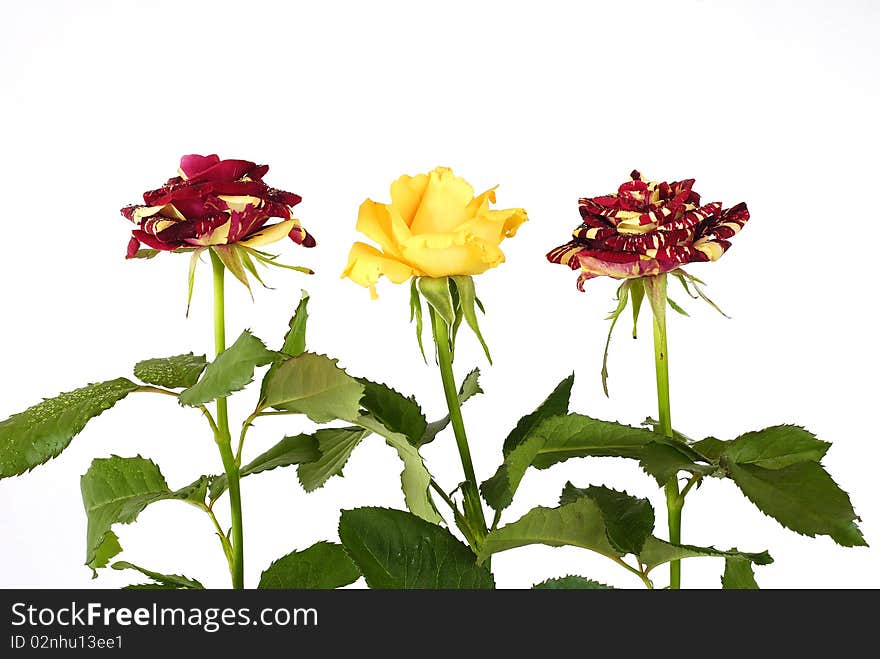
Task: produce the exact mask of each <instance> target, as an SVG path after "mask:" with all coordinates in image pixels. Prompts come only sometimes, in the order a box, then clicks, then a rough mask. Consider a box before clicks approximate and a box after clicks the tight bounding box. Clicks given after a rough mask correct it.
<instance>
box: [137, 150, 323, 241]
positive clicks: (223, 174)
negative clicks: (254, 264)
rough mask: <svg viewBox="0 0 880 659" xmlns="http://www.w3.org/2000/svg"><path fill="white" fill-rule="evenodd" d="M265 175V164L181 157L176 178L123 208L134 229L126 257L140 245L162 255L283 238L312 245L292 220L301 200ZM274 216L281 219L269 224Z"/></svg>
mask: <svg viewBox="0 0 880 659" xmlns="http://www.w3.org/2000/svg"><path fill="white" fill-rule="evenodd" d="M268 171H269V166H268V165H257V164H255V163H253V162H250V161H248V160H221V159H220V158H219V157H218V156H216V155H210V156H200V155H188V156H183V157H182V158H181V159H180V168H179V169H178V176H175V177H174V178H171V179H169V180H168V182H167V183H166V184H165V185H163V186H162V187H161V188H159V189H157V190H150V191H147V192H145V193H144V203H143V204H138V205H132V206H126V207H125V208H123V209H122V210H121V213H122V215H123V216H125V217H126V218H127V219H129V220H131V221H132V222H134V223H135V224H136V225H137V227H136V228H135V229H133V230H132V232H131V233H132V237H131V240H130V242H129V245H128V253H127V257H128V258H132V257H134V256H135V255H136V254H137V252H138V249H139V248H140V246H141V243H143V244H144V245H147V246H148V247H150V248H152V249H157V250H163V251H173V250H176V249H180V248H187V247H194V248H200V247H210V246H214V245H233V244H242V245H244V246H246V247H260V246H262V245H267V244H269V243H273V242H276V241H278V240H281V239H282V238H284V237H285V236H287V237H289V238H290V239H291V240H293V241H294V242H295V243H298V244H300V245H302V246H304V247H313V246H314V245H315V239H314V238H313V237H312V236H311V235H309V234H308V233H307V232H306V230H305V229H303V227H302V225H301V224H300V222H299V220H297V219H296V218H295V217H294V216H293V207H294V206H295V205H296V204H298V203H299V202H300V201H302V198H301V197H300V196H299V195H296V194H293V193H292V192H285V191H284V190H277V189H275V188H272V187H269V186H268V185H266V183H264V182H263V176H265V175H266V172H268ZM272 218H278V219H279V220H280V221H279V222H275V223H273V224H268V222H269V220H270V219H272Z"/></svg>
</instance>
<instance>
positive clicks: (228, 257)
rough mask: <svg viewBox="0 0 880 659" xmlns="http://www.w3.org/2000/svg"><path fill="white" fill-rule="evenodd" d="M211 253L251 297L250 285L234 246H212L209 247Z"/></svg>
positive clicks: (239, 255)
mask: <svg viewBox="0 0 880 659" xmlns="http://www.w3.org/2000/svg"><path fill="white" fill-rule="evenodd" d="M211 252H212V253H214V254H216V255H217V258H219V259H220V260H221V261H222V262H223V265H224V266H225V267H226V269H227V270H229V272H231V273H232V275H233V276H234V277H235V278H236V279H238V281H240V282H241V283H242V284H244V287H245V288H246V289H248V292H249V293H251V296H252V297H253V291H251V283H250V282H249V281H248V278H247V272H246V271H245V268H244V263H242V260H241V254H239V251H238V248H237V247H236V246H234V245H230V246H225V245H213V246H212V247H211Z"/></svg>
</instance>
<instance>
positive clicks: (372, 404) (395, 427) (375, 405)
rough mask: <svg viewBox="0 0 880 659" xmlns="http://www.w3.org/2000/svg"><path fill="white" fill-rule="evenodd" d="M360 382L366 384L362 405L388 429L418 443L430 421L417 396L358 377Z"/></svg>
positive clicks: (413, 442)
mask: <svg viewBox="0 0 880 659" xmlns="http://www.w3.org/2000/svg"><path fill="white" fill-rule="evenodd" d="M358 382H360V383H361V384H362V385H364V397H363V398H361V406H362V407H364V408H365V409H366V410H367V411H368V412H369V413H370V414H371V415H372V416H373V417H374V418H376V419H377V420H378V421H379V422H380V423H381V424H382V425H384V426H385V427H386V428H388V430H390V431H392V432H396V433H400V434H402V435H406V437H407V438H408V439H409V441H410V442H411V443H412V444H414V445H415V444H418V441H419V440H420V439H421V438H422V437H423V436H424V434H425V430H427V426H428V422H427V421H426V420H425V415H424V414H422V408H421V407H420V406H419V404H418V403H417V402H416V400H415V398H413V397H412V396H409V397H407V396H404V395H403V394H401V393H398V392H397V391H395V390H394V389H392V388H391V387H389V386H387V385H384V384H378V383H376V382H371V381H370V380H367V379H364V378H358Z"/></svg>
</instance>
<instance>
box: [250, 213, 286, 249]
mask: <svg viewBox="0 0 880 659" xmlns="http://www.w3.org/2000/svg"><path fill="white" fill-rule="evenodd" d="M298 224H299V220H297V219H290V220H284V222H279V223H278V224H273V225H271V226H268V227H265V228H263V229H261V230H260V231H259V232H257V233H255V234H253V235H252V236H251V237H250V238H248V239H247V240H242V241H241V244H242V245H244V246H245V247H261V246H262V245H268V244H269V243H274V242H277V241H279V240H281V239H282V238H285V237H286V236H287V234H289V233H290V230H291V229H293V227H295V226H297V225H298Z"/></svg>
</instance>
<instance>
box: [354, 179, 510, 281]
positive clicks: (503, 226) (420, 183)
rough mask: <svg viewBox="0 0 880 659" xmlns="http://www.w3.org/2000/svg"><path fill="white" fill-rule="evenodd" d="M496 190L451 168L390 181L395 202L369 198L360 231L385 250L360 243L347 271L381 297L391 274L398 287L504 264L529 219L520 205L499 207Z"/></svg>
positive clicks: (363, 211) (480, 270)
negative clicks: (509, 244)
mask: <svg viewBox="0 0 880 659" xmlns="http://www.w3.org/2000/svg"><path fill="white" fill-rule="evenodd" d="M494 202H495V188H492V189H490V190H487V191H486V192H484V193H482V194H480V195H477V196H476V197H475V196H474V189H473V188H472V187H471V185H470V184H469V183H468V182H467V181H465V180H464V179H463V178H460V177H457V176H455V174H453V173H452V170H451V169H448V168H446V167H437V168H436V169H434V170H433V171H432V172H430V173H428V174H418V175H417V176H406V175H404V176H401V177H400V178H399V179H397V180H396V181H395V182H394V183H392V184H391V203H390V204H383V203H379V202H375V201H372V200H371V199H367V200H366V201H365V202H364V203H363V204H361V207H360V212H359V213H358V219H357V229H358V231H360V232H361V233H363V234H364V235H366V236H367V237H368V238H370V239H372V240H374V241H376V242H377V243H378V244H379V245H380V246H381V248H382V250H381V251H380V250H378V249H376V248H375V247H372V246H370V245H367V244H365V243H361V242H356V243H355V244H354V245H353V246H352V248H351V253H350V254H349V257H348V265H347V266H346V268H345V271H344V272H343V273H342V276H343V277H350V278H351V280H352V281H354V282H355V283H356V284H360V285H361V286H366V287H369V289H370V294H371V295H372V297H373V298H375V297H376V282H377V281H378V279H379V277H380V276H382V275H385V276H386V277H388V279H390V280H391V281H392V282H394V283H395V284H400V283H403V282H405V281H406V280H408V279H409V278H410V277H414V276H415V277H423V276H426V277H446V276H451V275H476V274H479V273H481V272H485V271H486V270H488V269H489V268H494V267H495V266H497V265H499V264H500V263H502V262H503V261H504V253H503V252H502V251H501V249H500V247H499V245H500V243H501V241H502V240H504V239H505V238H510V237H512V236H513V235H515V234H516V231H517V229H518V228H519V226H520V225H521V224H522V223H523V222H525V221H526V220H527V219H528V218H527V216H526V212H525V211H524V210H523V209H521V208H508V209H505V210H493V209H491V208H490V207H489V206H490V204H492V203H494Z"/></svg>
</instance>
